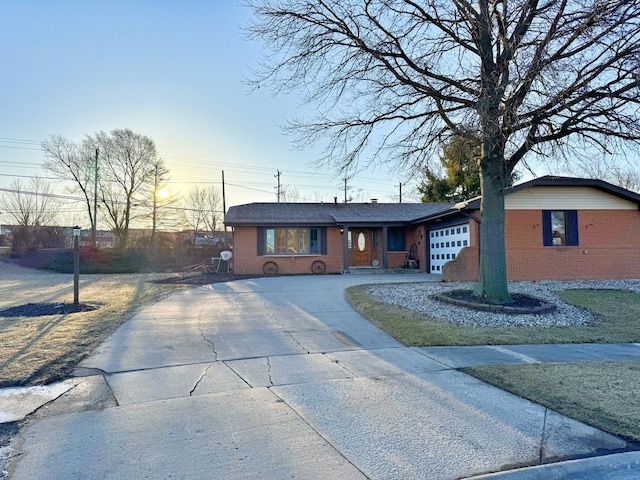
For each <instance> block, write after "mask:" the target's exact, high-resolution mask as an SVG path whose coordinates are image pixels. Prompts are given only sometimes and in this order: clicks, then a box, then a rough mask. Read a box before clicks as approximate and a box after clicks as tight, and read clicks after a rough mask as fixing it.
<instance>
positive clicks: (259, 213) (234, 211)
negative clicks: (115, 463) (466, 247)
mask: <svg viewBox="0 0 640 480" xmlns="http://www.w3.org/2000/svg"><path fill="white" fill-rule="evenodd" d="M452 207H453V204H452V203H247V204H244V205H236V206H233V207H230V208H229V211H228V212H227V214H226V215H225V217H224V223H225V224H227V225H256V226H270V225H271V226H286V225H321V226H329V225H356V224H367V225H375V224H380V225H382V224H395V225H401V224H405V223H409V222H411V221H413V220H415V219H417V218H425V217H430V216H433V215H437V214H440V213H442V212H445V211H447V210H450V209H451V208H452Z"/></svg>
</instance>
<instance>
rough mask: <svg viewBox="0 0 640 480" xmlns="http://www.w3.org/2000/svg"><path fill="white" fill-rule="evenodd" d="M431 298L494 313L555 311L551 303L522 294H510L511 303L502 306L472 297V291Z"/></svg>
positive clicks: (447, 293) (453, 291) (446, 293)
mask: <svg viewBox="0 0 640 480" xmlns="http://www.w3.org/2000/svg"><path fill="white" fill-rule="evenodd" d="M431 298H433V299H435V300H438V301H441V302H445V303H450V304H453V305H457V306H459V307H465V308H470V309H472V310H482V311H487V312H496V313H497V312H500V313H508V314H525V315H527V314H530V315H540V314H544V313H549V312H552V311H553V310H555V309H556V306H555V305H554V304H552V303H549V302H547V301H545V300H542V299H540V298H536V297H532V296H530V295H526V294H523V293H513V294H511V300H512V301H511V302H510V303H506V304H504V305H499V304H495V303H492V302H490V301H489V300H487V299H485V298H482V297H478V296H476V295H474V293H473V291H472V290H450V291H447V292H440V293H438V294H435V295H432V296H431Z"/></svg>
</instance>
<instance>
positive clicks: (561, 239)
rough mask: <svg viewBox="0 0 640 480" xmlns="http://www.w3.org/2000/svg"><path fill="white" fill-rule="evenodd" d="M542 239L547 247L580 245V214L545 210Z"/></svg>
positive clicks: (568, 211) (574, 211)
mask: <svg viewBox="0 0 640 480" xmlns="http://www.w3.org/2000/svg"><path fill="white" fill-rule="evenodd" d="M542 237H543V244H544V246H546V247H550V246H556V247H558V246H575V245H578V212H577V211H576V210H543V212H542Z"/></svg>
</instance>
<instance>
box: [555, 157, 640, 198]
mask: <svg viewBox="0 0 640 480" xmlns="http://www.w3.org/2000/svg"><path fill="white" fill-rule="evenodd" d="M565 168H566V171H567V173H569V174H570V175H573V176H576V177H586V178H598V179H600V180H604V181H606V182H609V183H613V184H614V185H617V186H619V187H622V188H626V189H627V190H632V191H635V192H640V170H639V169H638V167H637V166H634V165H630V164H628V165H620V163H619V162H615V161H613V159H606V158H604V157H598V158H595V159H594V158H589V159H584V158H582V159H578V160H577V161H575V162H574V163H572V164H570V165H566V166H565Z"/></svg>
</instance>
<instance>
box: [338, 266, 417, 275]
mask: <svg viewBox="0 0 640 480" xmlns="http://www.w3.org/2000/svg"><path fill="white" fill-rule="evenodd" d="M342 273H343V274H353V275H373V274H381V275H384V274H391V273H396V274H398V273H404V274H410V273H424V272H421V271H420V270H418V269H417V268H380V267H351V268H350V269H349V270H343V271H342Z"/></svg>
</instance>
